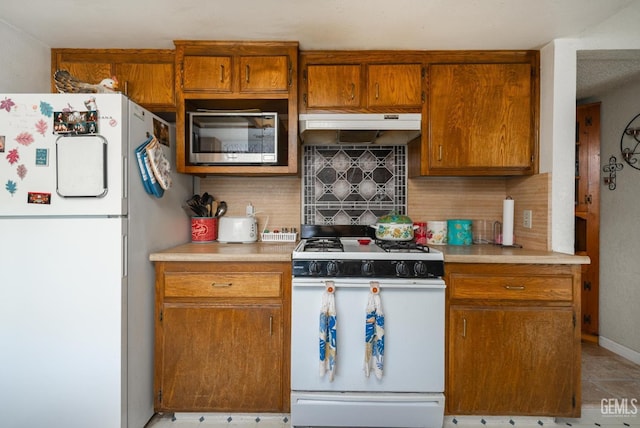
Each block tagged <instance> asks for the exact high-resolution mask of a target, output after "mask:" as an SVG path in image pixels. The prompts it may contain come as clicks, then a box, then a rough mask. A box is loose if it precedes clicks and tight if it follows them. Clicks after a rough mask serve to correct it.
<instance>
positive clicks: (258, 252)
mask: <svg viewBox="0 0 640 428" xmlns="http://www.w3.org/2000/svg"><path fill="white" fill-rule="evenodd" d="M295 246H296V243H295V242H285V243H283V242H277V243H273V242H256V243H254V244H220V243H218V242H212V243H197V244H193V243H188V244H184V245H179V246H177V247H173V248H169V249H166V250H164V251H160V252H157V253H151V255H150V256H149V260H151V261H152V262H246V261H255V262H290V261H291V253H292V252H293V249H294V248H295Z"/></svg>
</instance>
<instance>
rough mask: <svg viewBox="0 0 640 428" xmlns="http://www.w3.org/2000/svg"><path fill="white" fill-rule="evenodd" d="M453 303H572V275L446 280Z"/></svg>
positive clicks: (455, 276)
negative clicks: (535, 301)
mask: <svg viewBox="0 0 640 428" xmlns="http://www.w3.org/2000/svg"><path fill="white" fill-rule="evenodd" d="M447 285H448V286H449V287H450V292H451V298H452V299H503V300H549V301H551V300H553V301H558V300H566V301H571V300H572V289H573V277H572V276H571V275H553V276H551V275H549V276H544V275H541V276H525V275H475V274H474V275H469V274H460V273H452V274H451V275H450V277H449V284H447Z"/></svg>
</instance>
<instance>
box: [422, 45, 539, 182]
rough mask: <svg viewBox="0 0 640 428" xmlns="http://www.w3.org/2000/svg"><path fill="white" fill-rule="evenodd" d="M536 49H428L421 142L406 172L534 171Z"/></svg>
mask: <svg viewBox="0 0 640 428" xmlns="http://www.w3.org/2000/svg"><path fill="white" fill-rule="evenodd" d="M538 69H539V55H538V53H537V52H534V51H527V52H519V51H518V52H496V53H492V52H488V53H479V52H467V53H466V54H465V53H464V52H459V53H456V54H441V55H437V54H435V55H432V56H431V59H430V60H429V65H428V70H427V80H428V82H429V83H428V90H427V94H428V95H427V98H428V102H427V105H426V107H425V111H424V114H423V136H422V141H420V142H416V143H413V144H412V145H411V147H410V152H409V153H410V158H411V161H410V165H409V174H410V175H412V176H416V175H528V174H534V173H536V172H537V170H538V116H539V80H538V79H539V77H538V76H539V73H538Z"/></svg>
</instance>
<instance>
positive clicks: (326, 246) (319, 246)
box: [303, 238, 344, 252]
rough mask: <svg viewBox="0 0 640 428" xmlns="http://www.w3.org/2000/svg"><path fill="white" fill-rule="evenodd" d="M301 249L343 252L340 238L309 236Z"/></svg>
mask: <svg viewBox="0 0 640 428" xmlns="http://www.w3.org/2000/svg"><path fill="white" fill-rule="evenodd" d="M303 251H335V252H343V251H344V246H343V245H342V242H340V238H309V239H307V241H306V242H305V244H304V248H303Z"/></svg>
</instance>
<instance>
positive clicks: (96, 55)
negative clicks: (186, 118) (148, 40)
mask: <svg viewBox="0 0 640 428" xmlns="http://www.w3.org/2000/svg"><path fill="white" fill-rule="evenodd" d="M56 70H68V71H69V73H71V74H72V75H74V76H75V77H77V78H78V79H80V80H82V81H85V82H89V83H98V82H100V81H101V80H102V79H105V78H107V77H111V76H115V77H116V78H117V79H118V89H119V90H120V91H121V92H122V93H124V94H125V95H127V96H128V97H129V98H131V100H133V101H135V102H136V103H138V104H140V105H142V106H143V107H145V108H147V109H149V110H151V111H153V112H173V111H175V92H174V86H175V85H174V80H173V79H174V74H175V72H174V53H173V51H172V50H169V49H51V76H52V80H51V90H52V92H57V91H56V88H55V84H54V82H53V73H55V71H56Z"/></svg>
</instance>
